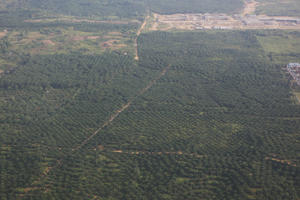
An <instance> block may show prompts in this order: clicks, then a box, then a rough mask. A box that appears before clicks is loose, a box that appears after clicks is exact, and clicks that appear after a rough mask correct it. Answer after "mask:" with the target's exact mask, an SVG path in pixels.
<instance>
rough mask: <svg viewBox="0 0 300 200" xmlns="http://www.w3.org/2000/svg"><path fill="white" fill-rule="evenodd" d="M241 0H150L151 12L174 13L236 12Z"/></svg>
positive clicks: (241, 2) (240, 7)
mask: <svg viewBox="0 0 300 200" xmlns="http://www.w3.org/2000/svg"><path fill="white" fill-rule="evenodd" d="M243 3H244V2H243V1H241V0H187V1H181V0H150V1H149V5H150V8H151V10H152V11H153V12H156V13H160V14H174V13H217V12H218V13H238V12H239V10H241V9H242V7H243Z"/></svg>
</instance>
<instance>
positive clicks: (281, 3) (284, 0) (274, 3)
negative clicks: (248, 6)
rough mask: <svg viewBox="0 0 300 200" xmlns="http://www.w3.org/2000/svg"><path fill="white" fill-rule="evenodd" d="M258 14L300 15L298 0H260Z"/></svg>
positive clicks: (299, 2)
mask: <svg viewBox="0 0 300 200" xmlns="http://www.w3.org/2000/svg"><path fill="white" fill-rule="evenodd" d="M258 2H259V6H258V7H257V9H256V13H257V14H266V15H271V16H300V1H298V0H258Z"/></svg>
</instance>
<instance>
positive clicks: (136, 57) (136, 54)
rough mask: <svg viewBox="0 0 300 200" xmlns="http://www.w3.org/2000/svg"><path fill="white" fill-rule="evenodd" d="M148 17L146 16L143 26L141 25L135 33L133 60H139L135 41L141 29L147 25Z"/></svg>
mask: <svg viewBox="0 0 300 200" xmlns="http://www.w3.org/2000/svg"><path fill="white" fill-rule="evenodd" d="M149 17H150V16H149V15H147V17H146V18H145V20H144V22H143V24H142V25H141V27H140V28H139V30H138V31H137V33H136V38H135V40H134V48H135V57H134V59H135V60H139V54H138V44H137V39H138V37H139V36H140V34H141V33H142V31H143V29H144V28H145V26H146V24H147V20H148V19H149Z"/></svg>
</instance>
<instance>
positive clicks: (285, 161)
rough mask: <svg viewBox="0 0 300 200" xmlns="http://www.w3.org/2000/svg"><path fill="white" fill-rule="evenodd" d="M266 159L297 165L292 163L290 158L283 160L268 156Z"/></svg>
mask: <svg viewBox="0 0 300 200" xmlns="http://www.w3.org/2000/svg"><path fill="white" fill-rule="evenodd" d="M265 159H266V160H272V161H275V162H279V163H282V164H286V165H289V166H293V167H297V165H296V164H294V163H292V162H291V161H289V160H283V159H279V158H274V157H266V158H265Z"/></svg>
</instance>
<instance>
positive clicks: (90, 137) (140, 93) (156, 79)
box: [19, 65, 171, 198]
mask: <svg viewBox="0 0 300 200" xmlns="http://www.w3.org/2000/svg"><path fill="white" fill-rule="evenodd" d="M170 67H171V66H170V65H168V66H167V67H165V68H164V69H163V70H162V71H161V72H160V73H159V75H158V76H157V77H156V78H155V79H153V80H152V81H150V82H149V83H148V85H147V86H146V87H145V88H143V89H142V90H141V91H140V92H139V93H138V94H137V96H135V97H134V98H132V99H131V100H129V101H128V102H127V103H126V104H125V105H123V106H122V107H121V108H120V109H118V110H117V111H116V112H115V113H114V114H112V115H111V116H110V118H109V120H107V121H106V122H104V123H103V125H102V126H101V127H99V128H98V129H97V130H96V131H95V132H94V133H93V134H91V135H90V136H89V137H87V138H86V139H85V140H84V141H83V142H81V143H80V144H79V145H77V146H76V147H74V148H73V149H72V152H73V153H75V152H76V151H78V150H80V149H81V148H82V147H83V146H84V145H86V144H87V143H88V142H89V141H90V140H91V139H93V138H94V137H95V136H96V135H97V134H98V133H99V132H100V131H101V130H102V129H103V128H105V127H107V126H108V125H109V124H111V123H112V122H113V121H114V120H115V119H116V118H117V117H118V116H119V115H120V114H121V113H122V112H124V111H125V110H126V109H128V108H129V107H130V105H131V104H132V102H133V101H134V100H135V99H136V98H138V97H139V96H141V95H143V94H144V93H145V92H147V90H149V89H150V88H151V87H152V86H153V85H154V84H155V83H156V82H157V81H158V80H159V79H160V78H161V77H162V76H164V75H165V74H166V73H167V71H168V70H169V69H170ZM63 161H64V160H63V158H62V159H58V160H57V161H56V163H55V165H54V166H53V167H48V168H47V169H46V170H45V171H44V172H43V173H42V175H41V176H40V177H39V178H38V179H37V180H35V181H34V182H33V183H32V184H31V186H33V185H35V184H37V183H38V182H40V181H41V179H43V178H46V177H47V176H48V175H49V173H50V172H51V171H53V169H56V168H58V167H60V166H61V165H62V164H63ZM32 188H34V190H36V189H40V188H39V187H32ZM47 188H49V185H45V186H44V187H43V191H47ZM25 195H26V193H25ZM25 195H24V194H23V195H22V194H21V195H20V196H19V198H23V197H24V196H25Z"/></svg>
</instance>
